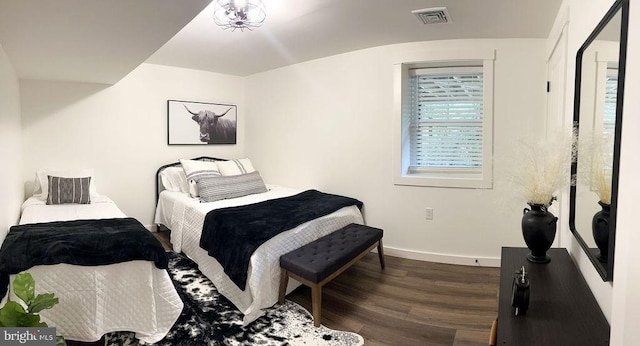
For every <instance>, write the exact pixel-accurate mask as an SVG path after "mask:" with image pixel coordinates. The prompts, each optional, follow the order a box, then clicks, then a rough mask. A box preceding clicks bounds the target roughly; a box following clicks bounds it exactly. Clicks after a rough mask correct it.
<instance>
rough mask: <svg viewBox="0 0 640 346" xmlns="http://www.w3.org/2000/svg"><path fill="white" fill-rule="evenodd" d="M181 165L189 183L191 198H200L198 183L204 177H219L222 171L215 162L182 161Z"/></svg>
mask: <svg viewBox="0 0 640 346" xmlns="http://www.w3.org/2000/svg"><path fill="white" fill-rule="evenodd" d="M180 164H181V165H182V169H183V170H184V174H185V176H186V178H187V181H188V182H189V194H190V195H191V197H200V192H199V191H198V185H197V184H196V181H197V180H198V179H199V178H202V177H204V176H218V175H220V171H219V170H218V166H217V165H216V163H215V162H213V161H198V160H185V159H180Z"/></svg>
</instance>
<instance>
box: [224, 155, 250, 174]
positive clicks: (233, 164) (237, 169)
mask: <svg viewBox="0 0 640 346" xmlns="http://www.w3.org/2000/svg"><path fill="white" fill-rule="evenodd" d="M216 164H217V165H218V169H219V170H220V174H222V175H225V176H227V175H240V174H246V173H251V172H254V171H255V169H254V168H253V165H252V164H251V161H249V159H247V158H244V159H238V160H229V161H216Z"/></svg>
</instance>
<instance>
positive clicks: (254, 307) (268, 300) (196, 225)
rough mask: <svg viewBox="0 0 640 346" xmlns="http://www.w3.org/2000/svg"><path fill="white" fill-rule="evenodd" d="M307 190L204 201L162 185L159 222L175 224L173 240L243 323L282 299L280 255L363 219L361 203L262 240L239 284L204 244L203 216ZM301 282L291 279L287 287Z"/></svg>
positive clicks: (275, 188) (273, 190)
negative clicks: (243, 282) (242, 287)
mask: <svg viewBox="0 0 640 346" xmlns="http://www.w3.org/2000/svg"><path fill="white" fill-rule="evenodd" d="M300 192H302V191H301V190H298V189H291V188H285V187H279V186H269V191H268V192H266V193H261V194H255V195H249V196H245V197H240V198H234V199H228V200H221V201H217V202H211V203H200V202H199V200H197V199H193V198H190V197H189V195H188V194H186V193H181V192H170V191H163V192H161V193H160V200H159V201H158V206H157V208H156V217H155V222H156V223H157V224H163V225H165V226H166V227H168V228H169V229H171V243H172V244H173V249H174V251H176V252H184V253H185V254H186V255H187V256H189V257H190V258H191V259H193V260H194V261H195V262H196V263H198V267H199V268H200V271H202V273H204V274H205V275H206V276H207V277H208V278H209V279H210V280H211V281H212V282H213V283H214V285H215V286H216V288H217V289H218V291H220V293H222V294H223V295H224V296H225V297H227V298H228V299H229V300H230V301H231V302H232V303H233V304H234V305H235V306H236V307H237V308H238V309H239V310H240V311H242V312H243V313H244V315H245V316H244V321H243V322H244V324H245V325H246V324H248V323H250V322H252V321H253V320H255V319H256V318H258V317H260V316H261V315H262V309H264V308H267V307H270V306H272V305H273V304H275V303H276V302H277V301H278V289H279V284H280V256H281V255H283V254H285V253H287V252H290V251H292V250H294V249H296V248H299V247H300V246H302V245H304V244H307V243H309V242H311V241H313V240H315V239H318V238H320V237H322V236H324V235H327V234H329V233H331V232H333V231H336V230H338V229H340V228H342V227H344V226H346V225H348V224H350V223H364V222H363V218H362V214H361V213H360V210H359V209H358V208H357V207H356V206H350V207H345V208H342V209H340V210H338V211H336V212H334V213H332V214H329V215H326V216H323V217H320V218H318V219H315V220H312V221H309V222H306V223H304V224H302V225H300V226H298V227H296V228H294V229H291V230H289V231H286V232H283V233H280V234H279V235H277V236H276V237H274V238H272V239H271V240H269V241H267V242H266V243H264V244H262V245H261V246H260V247H259V248H258V249H257V250H256V251H255V252H254V254H253V255H252V256H251V260H250V264H249V271H248V278H247V286H246V288H245V290H244V291H242V290H240V288H239V287H238V286H236V284H235V283H233V281H231V279H229V277H228V276H227V275H226V274H225V273H224V269H223V268H222V266H221V265H220V263H218V261H216V260H215V259H214V258H213V257H211V256H209V255H208V254H207V252H206V251H205V250H203V249H202V248H200V245H199V244H200V236H201V234H202V225H203V223H204V217H205V215H206V214H207V212H209V211H210V210H214V209H219V208H225V207H231V206H237V205H245V204H251V203H256V202H261V201H265V200H268V199H274V198H280V197H286V196H291V195H294V194H297V193H300ZM299 285H300V283H298V282H296V281H295V280H289V286H287V292H291V291H292V290H293V289H294V288H295V287H297V286H299Z"/></svg>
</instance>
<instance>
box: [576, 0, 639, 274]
mask: <svg viewBox="0 0 640 346" xmlns="http://www.w3.org/2000/svg"><path fill="white" fill-rule="evenodd" d="M628 8H629V1H628V0H618V1H616V2H615V3H614V4H613V6H612V7H611V9H610V10H609V11H608V12H607V14H606V15H605V16H604V18H603V19H602V21H600V23H599V24H598V26H597V27H596V28H595V30H594V31H593V32H592V33H591V35H590V36H589V38H587V40H586V42H585V43H584V44H583V45H582V47H580V49H579V50H578V54H577V57H576V84H575V86H576V89H575V99H574V118H573V120H574V129H575V131H576V133H577V135H578V136H577V150H576V154H575V155H576V156H575V160H574V163H573V165H572V167H571V174H572V177H573V178H574V179H573V181H574V184H572V187H571V196H570V200H571V202H570V216H569V224H570V227H571V231H572V232H573V235H574V236H575V238H576V239H577V241H578V243H579V244H580V246H581V247H582V249H583V250H584V251H585V253H586V254H587V256H588V257H589V259H590V260H591V262H592V263H593V265H594V266H595V268H596V270H597V271H598V273H599V274H600V276H602V279H603V280H605V281H611V280H613V257H614V256H613V255H614V251H615V227H616V200H617V194H618V167H619V157H620V133H621V131H622V96H623V91H624V70H625V57H626V45H627V43H626V41H627V24H628Z"/></svg>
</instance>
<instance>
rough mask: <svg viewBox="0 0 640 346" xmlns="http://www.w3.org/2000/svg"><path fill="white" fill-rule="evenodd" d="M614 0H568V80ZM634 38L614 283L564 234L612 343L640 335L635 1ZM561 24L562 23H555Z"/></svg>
mask: <svg viewBox="0 0 640 346" xmlns="http://www.w3.org/2000/svg"><path fill="white" fill-rule="evenodd" d="M613 2H614V1H613V0H598V1H588V2H585V1H580V0H565V1H564V2H563V4H562V6H561V12H562V11H563V10H565V9H566V8H569V12H570V18H571V20H570V22H569V34H570V35H569V40H568V46H569V47H568V51H569V54H570V55H569V56H570V59H569V61H568V71H569V72H568V75H567V79H568V80H569V81H570V82H572V81H573V78H574V77H575V72H574V71H575V54H576V53H577V51H578V49H579V48H580V46H581V45H582V43H583V42H584V40H585V39H586V38H587V36H588V35H589V34H590V33H591V31H592V30H593V29H594V28H595V26H596V25H597V24H598V22H599V21H600V19H601V18H602V17H603V16H604V14H605V13H606V11H607V10H608V9H609V7H610V6H611V5H612V4H613ZM629 12H630V13H629V18H630V21H629V37H628V48H627V49H628V50H627V64H626V68H627V70H626V79H625V93H624V95H625V96H624V107H623V131H622V149H621V157H620V177H619V196H618V214H617V225H616V252H615V262H614V263H615V268H614V280H613V282H610V283H609V282H603V281H602V279H601V278H600V276H599V275H598V274H597V273H596V271H595V269H594V268H593V266H592V264H591V263H590V262H589V260H588V258H587V257H586V256H585V254H584V252H583V251H582V249H581V248H580V247H579V246H578V244H577V242H576V241H575V239H573V237H565V238H564V239H565V240H566V241H564V242H563V244H562V245H563V246H566V247H567V248H568V249H569V251H570V252H571V255H572V256H573V257H574V259H575V260H576V262H577V263H578V266H579V267H580V270H581V271H582V274H583V276H584V277H585V279H586V280H587V283H588V284H589V286H590V287H591V290H592V292H593V293H594V295H595V296H596V299H597V300H598V303H599V304H600V307H601V308H602V310H603V312H604V314H605V316H606V317H607V319H608V320H609V322H610V324H611V345H636V344H637V343H638V340H640V329H638V328H637V325H638V320H640V295H638V292H640V277H639V276H638V267H639V266H640V259H638V256H637V247H638V244H640V232H638V220H637V214H638V212H637V205H638V202H637V200H638V196H640V181H639V180H638V178H637V176H638V171H640V164H639V163H638V160H637V153H638V150H640V117H638V116H637V115H638V114H640V99H638V97H637V95H638V94H639V93H640V66H639V65H638V64H636V63H634V62H636V61H640V22H638V21H637V20H636V21H634V20H633V18H638V17H639V16H640V6H639V5H638V4H637V2H635V1H631V8H630V11H629ZM556 24H557V23H556ZM573 93H574V86H573V83H567V90H566V97H567V112H570V113H572V112H573V102H572V101H573V97H574V94H573Z"/></svg>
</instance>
